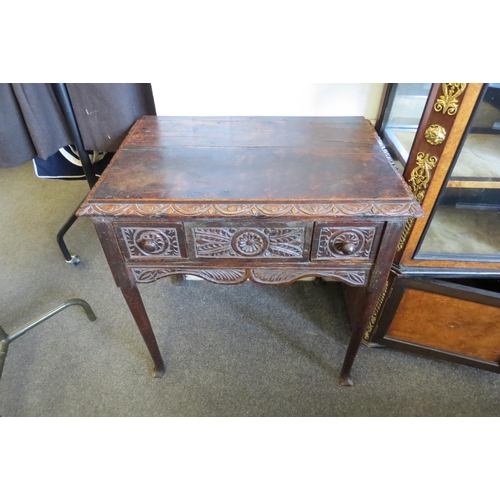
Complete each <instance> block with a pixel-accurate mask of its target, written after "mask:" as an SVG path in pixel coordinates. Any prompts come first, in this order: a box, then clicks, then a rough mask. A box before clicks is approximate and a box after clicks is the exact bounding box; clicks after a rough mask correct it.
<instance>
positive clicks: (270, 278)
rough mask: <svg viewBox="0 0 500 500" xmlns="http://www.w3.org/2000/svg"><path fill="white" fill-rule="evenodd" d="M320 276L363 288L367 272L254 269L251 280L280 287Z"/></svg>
mask: <svg viewBox="0 0 500 500" xmlns="http://www.w3.org/2000/svg"><path fill="white" fill-rule="evenodd" d="M310 276H320V277H323V278H334V279H335V280H337V281H343V282H344V283H347V284H349V285H356V286H363V285H365V284H366V283H367V276H368V271H366V270H351V269H349V270H347V269H346V270H343V269H330V270H309V271H308V270H274V269H254V270H253V271H251V279H252V280H253V281H255V282H257V283H261V284H268V285H281V284H283V285H284V284H287V283H291V282H293V281H296V280H299V279H301V278H307V277H310Z"/></svg>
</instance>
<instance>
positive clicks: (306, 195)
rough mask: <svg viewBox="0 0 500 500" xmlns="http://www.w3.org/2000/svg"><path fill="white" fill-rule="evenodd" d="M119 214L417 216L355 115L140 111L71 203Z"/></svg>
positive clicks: (87, 212) (83, 212)
mask: <svg viewBox="0 0 500 500" xmlns="http://www.w3.org/2000/svg"><path fill="white" fill-rule="evenodd" d="M78 215H79V216H102V215H103V216H108V215H110V216H113V215H119V216H121V217H127V216H130V217H151V216H162V215H166V216H179V217H228V216H229V217H234V216H237V217H241V216H272V217H281V216H285V217H304V216H311V215H312V216H315V217H318V216H319V217H321V216H326V217H336V216H346V215H347V216H353V215H360V216H377V215H378V216H382V217H384V218H387V217H402V218H405V217H406V218H408V217H419V216H421V215H422V212H421V209H420V205H419V204H418V203H416V202H415V200H414V198H413V195H412V194H411V191H410V190H409V189H408V187H407V185H406V184H405V183H404V181H403V180H402V178H401V176H400V175H399V173H398V172H397V171H396V169H395V168H393V167H392V166H391V162H390V160H389V159H388V157H387V155H386V153H385V152H384V150H383V149H382V147H381V143H380V142H379V139H378V137H377V135H376V133H375V131H374V129H373V127H372V126H371V124H370V123H369V122H368V121H367V120H365V119H364V118H361V117H345V118H296V117H283V118H265V117H228V118H224V117H207V118H183V117H155V116H146V117H144V118H143V119H141V120H139V121H138V122H137V123H136V124H135V126H134V127H133V129H132V130H131V132H130V133H129V135H128V137H127V139H126V140H125V141H124V143H123V144H122V146H121V148H120V150H119V151H118V152H117V153H116V154H115V156H114V158H113V160H112V162H111V163H110V165H109V166H108V168H107V169H106V170H105V172H104V174H103V175H102V177H101V179H100V180H99V181H98V183H97V185H96V186H95V188H94V189H93V190H92V192H91V193H90V195H89V196H88V198H87V199H86V200H85V202H84V204H83V205H82V207H81V208H80V210H79V212H78Z"/></svg>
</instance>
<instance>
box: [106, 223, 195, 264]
mask: <svg viewBox="0 0 500 500" xmlns="http://www.w3.org/2000/svg"><path fill="white" fill-rule="evenodd" d="M114 229H115V234H116V237H117V239H118V244H119V245H120V250H121V252H122V255H123V256H124V258H125V260H127V261H141V262H142V261H145V260H148V261H163V260H178V259H185V258H187V251H186V241H185V238H184V231H183V227H182V224H181V223H170V224H168V223H167V224H158V225H157V224H145V223H144V224H142V223H134V224H115V225H114Z"/></svg>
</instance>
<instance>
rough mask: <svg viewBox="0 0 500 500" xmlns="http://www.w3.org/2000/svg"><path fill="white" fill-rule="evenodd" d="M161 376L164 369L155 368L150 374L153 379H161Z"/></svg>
mask: <svg viewBox="0 0 500 500" xmlns="http://www.w3.org/2000/svg"><path fill="white" fill-rule="evenodd" d="M163 375H165V367H161V368H160V367H159V368H155V369H154V370H153V371H152V373H151V376H152V377H153V378H162V377H163Z"/></svg>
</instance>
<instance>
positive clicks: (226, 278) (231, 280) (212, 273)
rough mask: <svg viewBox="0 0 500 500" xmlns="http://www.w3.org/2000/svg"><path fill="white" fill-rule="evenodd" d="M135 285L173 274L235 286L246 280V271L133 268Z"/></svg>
mask: <svg viewBox="0 0 500 500" xmlns="http://www.w3.org/2000/svg"><path fill="white" fill-rule="evenodd" d="M132 272H133V274H134V277H135V280H136V281H137V283H151V282H153V281H156V280H159V279H160V278H165V277H166V276H171V275H173V274H189V275H191V276H198V277H199V278H203V279H204V280H206V281H210V282H212V283H218V284H237V283H243V282H244V281H246V280H247V271H245V270H244V269H210V270H205V269H154V268H145V269H141V268H133V269H132Z"/></svg>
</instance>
